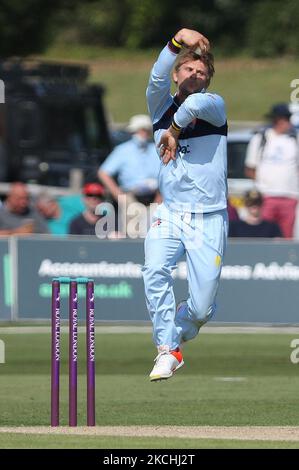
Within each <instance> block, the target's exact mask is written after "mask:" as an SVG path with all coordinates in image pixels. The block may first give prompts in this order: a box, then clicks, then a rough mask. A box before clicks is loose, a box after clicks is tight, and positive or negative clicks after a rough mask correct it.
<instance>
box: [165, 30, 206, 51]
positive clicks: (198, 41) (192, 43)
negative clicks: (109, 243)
mask: <svg viewBox="0 0 299 470" xmlns="http://www.w3.org/2000/svg"><path fill="white" fill-rule="evenodd" d="M174 39H175V40H176V41H177V42H178V43H179V44H182V46H185V47H187V48H188V49H191V50H194V51H196V49H198V48H199V49H200V50H201V51H202V52H207V51H209V50H210V42H209V40H208V39H207V38H206V37H205V36H204V35H203V34H201V33H199V32H198V31H194V30H193V29H187V28H183V29H180V30H179V31H178V32H177V33H176V34H175V35H174Z"/></svg>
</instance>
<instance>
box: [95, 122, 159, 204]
mask: <svg viewBox="0 0 299 470" xmlns="http://www.w3.org/2000/svg"><path fill="white" fill-rule="evenodd" d="M127 129H128V131H129V132H130V133H131V134H132V138H131V139H130V140H129V141H127V142H124V143H123V144H120V145H118V146H116V147H115V148H114V150H113V151H112V152H111V154H110V155H108V157H107V158H106V160H105V162H104V163H103V164H102V165H101V167H100V169H99V172H98V176H99V178H100V180H101V182H102V183H103V184H104V186H105V187H106V188H107V190H108V191H109V193H110V194H111V195H112V197H113V199H114V200H115V201H116V202H117V199H118V196H120V195H122V194H124V193H130V194H131V195H133V196H138V194H143V195H144V194H145V193H152V194H153V195H155V194H156V193H157V187H158V174H159V169H160V161H159V157H158V155H157V151H156V148H155V144H154V143H153V141H152V122H151V120H150V118H149V116H147V115H144V114H137V115H135V116H133V117H132V118H131V119H130V122H129V125H128V127H127Z"/></svg>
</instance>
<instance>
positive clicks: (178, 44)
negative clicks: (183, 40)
mask: <svg viewBox="0 0 299 470" xmlns="http://www.w3.org/2000/svg"><path fill="white" fill-rule="evenodd" d="M171 42H172V44H173V45H174V46H175V47H178V48H179V49H182V47H183V46H182V44H180V43H179V42H177V41H176V40H175V38H174V37H173V38H172V40H171Z"/></svg>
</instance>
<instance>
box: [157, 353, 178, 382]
mask: <svg viewBox="0 0 299 470" xmlns="http://www.w3.org/2000/svg"><path fill="white" fill-rule="evenodd" d="M183 365H184V361H183V356H182V353H181V351H171V352H168V351H161V352H160V353H159V354H158V356H157V357H156V358H155V365H154V368H153V370H152V371H151V373H150V381H151V382H155V381H158V380H166V379H169V378H170V377H172V375H173V373H174V372H175V371H176V370H178V369H179V368H180V367H182V366H183Z"/></svg>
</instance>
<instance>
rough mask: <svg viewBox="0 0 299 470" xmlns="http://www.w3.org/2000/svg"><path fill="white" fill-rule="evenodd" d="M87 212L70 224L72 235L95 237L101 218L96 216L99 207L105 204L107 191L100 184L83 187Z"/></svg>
mask: <svg viewBox="0 0 299 470" xmlns="http://www.w3.org/2000/svg"><path fill="white" fill-rule="evenodd" d="M82 192H83V195H84V204H85V210H84V211H83V212H82V214H80V215H78V216H77V217H75V218H74V219H73V220H72V221H71V223H70V229H69V233H70V234H71V235H95V226H96V223H97V222H98V220H99V219H100V218H101V216H98V215H96V213H95V211H96V208H97V206H98V205H99V204H100V203H101V202H103V200H104V194H105V189H104V187H103V186H102V185H101V184H99V183H87V184H85V185H84V187H83V191H82Z"/></svg>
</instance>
